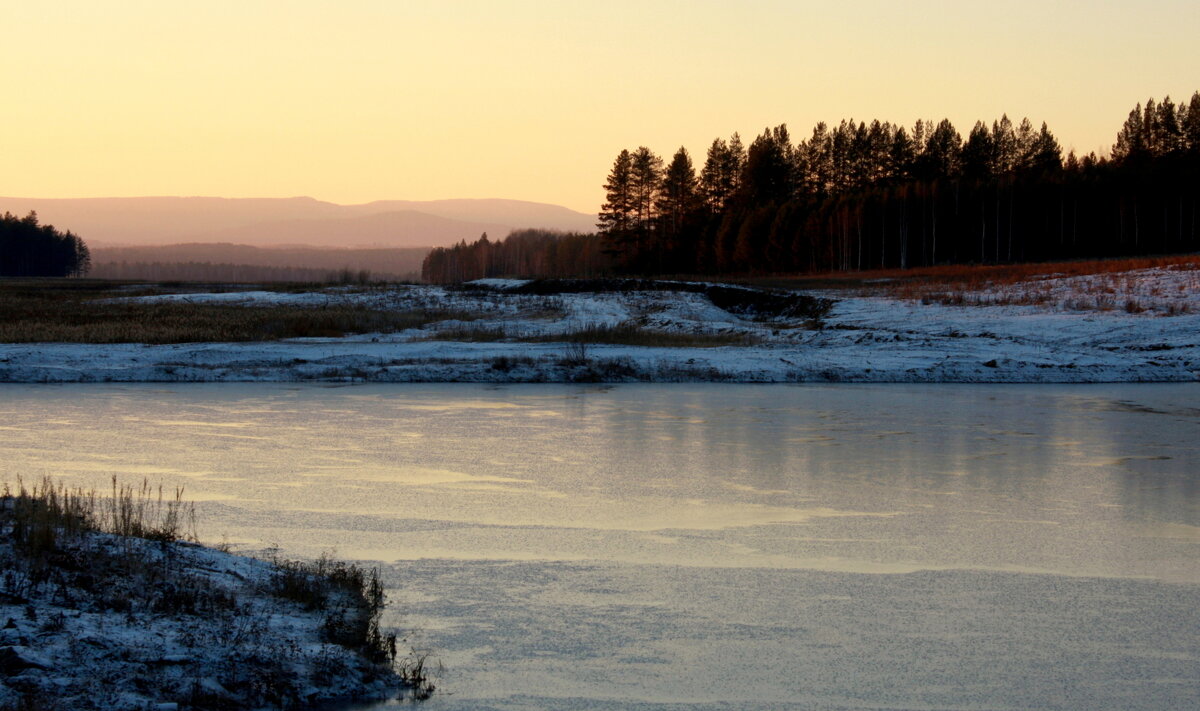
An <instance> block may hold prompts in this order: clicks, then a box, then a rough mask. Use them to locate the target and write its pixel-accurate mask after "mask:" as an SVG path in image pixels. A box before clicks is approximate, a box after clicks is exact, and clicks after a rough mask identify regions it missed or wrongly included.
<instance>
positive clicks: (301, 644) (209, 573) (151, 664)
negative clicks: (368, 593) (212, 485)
mask: <svg viewBox="0 0 1200 711" xmlns="http://www.w3.org/2000/svg"><path fill="white" fill-rule="evenodd" d="M0 560H2V561H3V562H4V566H5V572H4V581H3V582H4V585H3V587H4V590H0V708H2V709H10V708H11V709H56V710H62V711H85V710H96V709H103V710H105V711H124V710H129V711H145V710H146V709H158V710H162V711H165V710H168V709H176V708H196V709H243V708H259V707H262V706H264V705H271V706H284V705H287V706H291V705H295V704H297V703H300V704H312V703H318V702H324V701H330V700H335V699H347V698H352V697H353V698H383V697H385V696H388V695H394V694H395V693H396V691H397V689H399V688H400V685H399V683H398V680H397V678H396V677H395V676H394V675H393V674H392V673H391V672H390V671H388V670H386V669H385V668H383V667H381V666H378V665H375V664H373V663H370V662H368V661H367V660H366V659H364V658H363V657H362V656H360V655H359V654H357V653H355V652H352V651H350V650H348V649H346V648H343V647H341V646H338V645H336V644H333V643H330V642H327V641H324V636H323V634H322V629H321V627H322V623H323V620H324V619H325V612H324V611H320V610H317V611H312V610H307V609H305V608H304V607H302V606H301V605H300V604H298V603H296V602H291V601H289V600H285V599H281V598H280V597H278V596H277V595H276V594H273V592H272V589H273V579H274V576H276V575H277V574H278V570H277V569H276V568H275V567H274V566H273V565H271V564H269V563H267V562H264V561H260V560H255V559H252V558H246V557H242V556H236V555H231V554H227V553H222V552H219V551H216V550H212V549H208V548H203V547H201V546H198V545H193V544H186V543H170V544H160V543H154V542H151V541H146V540H143V539H127V538H122V537H116V536H110V535H107V534H101V533H94V534H85V538H84V539H83V540H82V541H76V542H74V543H72V544H71V545H69V546H66V547H64V548H62V549H61V550H59V551H58V552H56V553H55V554H54V555H53V556H51V557H50V559H49V560H48V565H49V568H48V569H47V568H39V566H36V565H35V566H25V565H21V564H20V563H19V558H14V557H12V548H11V544H7V543H3V544H0ZM42 578H44V579H43V580H42V581H41V582H40V583H39V582H38V580H39V579H42Z"/></svg>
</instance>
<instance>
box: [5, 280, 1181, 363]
mask: <svg viewBox="0 0 1200 711" xmlns="http://www.w3.org/2000/svg"><path fill="white" fill-rule="evenodd" d="M1197 278H1198V277H1197V272H1195V271H1186V270H1169V269H1147V270H1140V271H1130V272H1125V273H1122V274H1118V275H1096V276H1091V277H1069V278H1067V277H1064V278H1060V279H1054V278H1049V279H1047V278H1040V279H1038V280H1037V281H1036V282H1033V281H1031V282H1021V283H1018V284H1016V285H1007V286H1003V287H997V288H996V289H995V290H994V292H990V291H987V290H984V291H976V292H973V293H972V294H971V296H970V298H969V299H967V303H968V304H970V305H961V306H960V305H944V304H939V303H922V302H920V301H917V300H903V299H898V298H888V297H882V296H846V295H844V294H841V293H830V294H821V296H826V297H830V298H833V299H835V301H836V303H834V305H833V306H832V308H831V309H830V311H829V312H828V314H827V315H826V316H825V317H824V318H823V319H822V320H821V322H820V323H819V324H818V325H816V326H815V327H814V325H813V324H812V323H811V322H809V321H807V320H806V319H801V318H793V319H789V318H766V319H761V318H755V317H753V316H752V315H751V314H746V313H742V314H735V313H731V312H729V311H726V310H724V309H721V308H718V307H717V306H715V305H714V304H713V303H712V301H710V300H709V298H708V297H706V296H705V295H704V294H703V293H689V292H686V291H678V292H676V291H626V292H620V291H609V292H603V293H559V294H551V295H538V294H527V293H512V291H511V290H512V289H514V288H518V287H519V286H520V285H521V284H522V283H523V282H519V281H512V280H487V281H485V282H482V283H480V284H477V288H476V289H473V290H453V289H446V288H442V287H436V286H401V287H395V288H390V289H380V290H374V291H366V292H358V293H353V292H347V291H326V292H321V293H275V292H267V291H249V292H233V293H219V294H171V295H163V296H153V297H141V298H143V299H171V300H183V301H193V302H204V301H221V302H225V303H237V304H242V305H245V306H247V307H255V306H270V305H275V304H291V305H303V306H311V307H313V308H319V307H321V306H322V305H326V304H333V303H343V302H349V303H356V304H363V305H369V306H372V307H375V308H387V309H401V310H429V311H435V310H436V311H446V312H451V313H454V314H458V315H459V317H458V318H450V319H448V320H443V321H440V322H437V323H433V324H430V325H428V326H426V327H424V328H420V329H410V330H407V331H403V332H399V333H390V334H378V333H376V334H363V335H357V336H349V337H345V338H308V339H292V340H285V341H277V342H266V343H191V344H174V345H153V346H152V345H142V344H117V345H81V344H64V343H41V344H4V345H0V381H11V382H94V381H113V382H131V381H132V382H137V381H143V382H145V381H252V380H259V381H301V380H333V381H363V380H365V381H376V382H440V381H476V382H531V381H532V382H542V381H547V382H557V381H637V380H649V381H740V382H797V381H839V382H1059V383H1069V382H1137V381H1194V380H1197V379H1200V288H1198V285H1197ZM1109 288H1111V289H1112V291H1111V293H1110V292H1108V291H1106V290H1107V289H1109ZM1104 294H1109V296H1107V297H1106V296H1103V295H1104ZM1130 301H1133V302H1135V304H1134V305H1132V306H1127V302H1130ZM611 327H623V328H634V329H641V330H643V331H647V332H661V333H668V334H694V335H696V336H698V339H699V341H701V343H700V345H687V346H685V347H678V346H676V347H667V346H656V345H614V344H598V345H588V346H586V348H582V349H581V348H578V347H571V346H569V345H568V344H567V342H568V341H569V340H571V337H570V334H572V333H577V332H580V331H585V330H588V329H593V330H594V329H603V328H611ZM704 337H715V338H713V339H712V340H713V342H714V343H717V342H719V341H718V339H719V338H724V339H725V342H729V341H735V342H737V344H736V345H711V344H708V343H703V338H704ZM652 340H653V339H652V338H650V339H648V341H644V342H652Z"/></svg>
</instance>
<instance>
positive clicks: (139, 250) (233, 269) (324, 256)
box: [91, 243, 429, 282]
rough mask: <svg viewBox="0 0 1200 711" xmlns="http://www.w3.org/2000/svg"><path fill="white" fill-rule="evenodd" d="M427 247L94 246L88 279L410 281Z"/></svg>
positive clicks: (415, 277) (218, 244)
mask: <svg viewBox="0 0 1200 711" xmlns="http://www.w3.org/2000/svg"><path fill="white" fill-rule="evenodd" d="M428 251H429V249H428V248H426V247H404V248H375V247H372V248H361V249H360V248H343V249H335V248H321V247H253V246H249V245H240V244H222V243H197V244H173V245H163V246H157V247H97V248H96V249H95V250H93V255H92V259H93V262H94V264H93V267H92V271H91V275H92V276H95V277H99V278H102V279H149V280H156V281H163V280H166V281H231V282H246V281H263V282H272V281H274V282H278V281H302V282H330V281H333V282H365V281H380V280H387V281H396V280H412V281H415V280H416V279H417V278H419V276H420V270H421V262H422V260H423V259H424V258H425V255H426V253H427V252H428Z"/></svg>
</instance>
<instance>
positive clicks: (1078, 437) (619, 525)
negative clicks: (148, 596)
mask: <svg viewBox="0 0 1200 711" xmlns="http://www.w3.org/2000/svg"><path fill="white" fill-rule="evenodd" d="M0 414H2V416H0V458H2V461H3V464H0V472H3V475H4V476H3V477H2V478H4V479H7V480H8V481H13V480H14V479H15V477H16V476H17V475H21V476H24V477H25V478H26V479H30V478H33V477H39V476H41V475H42V474H52V475H55V476H59V477H62V478H64V479H66V480H67V481H68V482H69V483H72V484H83V485H87V486H95V487H96V488H98V489H100V490H102V491H103V490H105V489H106V488H107V487H108V485H109V479H110V477H111V476H112V475H113V474H118V475H121V476H122V477H123V478H126V479H130V478H136V479H137V480H140V478H141V477H143V476H145V477H149V478H150V480H151V481H152V482H156V483H157V482H160V481H161V482H162V483H163V484H164V485H165V486H166V487H168V488H169V487H172V486H175V485H183V486H185V487H186V491H187V496H188V497H189V498H192V499H193V500H197V501H199V502H201V503H200V507H199V511H200V518H201V522H200V524H201V525H200V534H201V537H202V538H204V539H205V540H209V541H213V542H218V541H220V540H222V539H223V538H224V539H226V540H228V541H230V542H233V543H234V544H235V545H237V546H238V547H240V548H244V549H261V548H263V547H266V546H277V547H279V548H281V549H282V551H283V553H284V554H285V555H293V556H313V555H317V554H319V553H320V552H322V551H326V550H333V551H335V552H336V554H337V555H338V556H341V557H348V558H357V559H361V560H367V561H380V562H381V563H382V564H383V565H384V569H385V573H386V575H387V579H388V581H389V584H390V585H391V586H392V590H391V592H390V596H391V599H392V602H393V614H394V619H393V620H392V622H394V623H395V624H397V625H398V626H400V627H402V628H404V629H410V630H413V632H412V633H411V634H410V635H409V639H410V641H411V642H412V643H414V644H416V645H417V646H419V647H422V648H429V649H432V650H433V651H434V653H435V655H436V656H438V657H440V658H441V659H442V661H443V662H444V663H445V665H446V667H447V669H446V672H445V674H444V675H443V677H442V678H441V680H440V687H441V688H442V689H443V690H444V691H445V692H446V693H445V694H442V695H438V696H435V697H434V699H433V700H431V701H430V702H427V704H426V708H429V709H464V710H465V709H606V710H607V709H614V710H615V709H626V708H644V709H663V710H666V709H682V708H687V709H728V708H737V709H1084V708H1086V709H1114V710H1115V709H1176V708H1197V707H1200V471H1198V468H1200V385H1196V384H1183V385H1179V384H1172V385H1075V386H1051V385H1036V386H1020V385H885V386H872V385H855V386H847V385H830V386H824V385H803V386H785V385H771V386H751V385H622V386H615V387H588V386H551V385H546V386H502V387H489V386H478V385H403V386H350V387H321V386H296V385H289V384H214V385H181V386H168V387H164V386H160V385H134V386H115V385H67V386H36V385H5V386H0Z"/></svg>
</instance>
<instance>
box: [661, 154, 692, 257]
mask: <svg viewBox="0 0 1200 711" xmlns="http://www.w3.org/2000/svg"><path fill="white" fill-rule="evenodd" d="M697 203H698V199H697V190H696V169H695V168H694V167H693V166H692V157H691V156H690V155H688V152H687V149H686V148H684V147H683V146H680V147H679V150H678V151H676V152H675V155H674V156H673V157H672V158H671V163H670V165H668V166H667V169H666V172H665V173H663V180H662V188H661V190H660V191H659V195H658V201H657V204H656V208H657V210H658V220H659V225H660V231H661V240H660V242H661V245H660V246H661V248H662V250H663V251H664V252H666V253H668V254H673V253H675V252H676V251H677V250H678V248H679V246H680V244H679V243H680V238H681V236H682V234H683V232H684V223H685V221H686V220H687V218H688V216H689V215H691V213H692V212H693V211H694V210H695V209H696V207H697Z"/></svg>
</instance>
